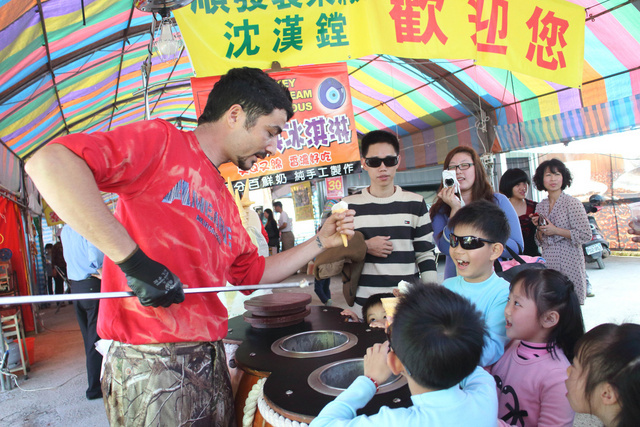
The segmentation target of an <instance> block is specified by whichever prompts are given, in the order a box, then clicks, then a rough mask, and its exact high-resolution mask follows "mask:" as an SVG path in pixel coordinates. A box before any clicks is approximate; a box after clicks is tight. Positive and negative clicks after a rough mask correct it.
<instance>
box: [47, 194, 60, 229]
mask: <svg viewBox="0 0 640 427" xmlns="http://www.w3.org/2000/svg"><path fill="white" fill-rule="evenodd" d="M42 210H43V212H44V218H45V219H46V220H47V225H48V226H49V227H53V226H54V225H58V224H64V221H63V220H61V219H60V217H59V216H58V214H57V213H55V212H54V211H53V209H51V207H50V206H49V204H48V203H47V201H46V200H45V199H42Z"/></svg>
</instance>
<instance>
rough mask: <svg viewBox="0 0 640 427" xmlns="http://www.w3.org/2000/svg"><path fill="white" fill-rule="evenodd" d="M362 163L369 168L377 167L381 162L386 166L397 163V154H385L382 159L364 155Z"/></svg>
mask: <svg viewBox="0 0 640 427" xmlns="http://www.w3.org/2000/svg"><path fill="white" fill-rule="evenodd" d="M364 163H365V164H366V165H367V166H369V167H370V168H379V167H380V165H381V164H383V163H384V165H385V166H386V167H388V168H390V167H391V166H395V165H397V164H398V156H387V157H385V158H384V159H381V158H380V157H365V159H364Z"/></svg>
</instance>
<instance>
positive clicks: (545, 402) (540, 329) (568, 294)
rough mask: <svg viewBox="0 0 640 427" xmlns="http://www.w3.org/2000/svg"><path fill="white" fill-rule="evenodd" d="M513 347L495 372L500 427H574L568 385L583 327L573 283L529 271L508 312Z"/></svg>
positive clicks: (518, 282)
mask: <svg viewBox="0 0 640 427" xmlns="http://www.w3.org/2000/svg"><path fill="white" fill-rule="evenodd" d="M504 315H505V319H506V328H507V337H509V338H510V339H511V342H510V343H509V344H508V345H507V348H506V350H505V352H504V355H503V356H502V357H501V358H500V360H498V361H497V362H496V363H495V364H494V365H493V366H492V367H491V368H490V370H489V371H490V372H491V373H492V374H493V376H494V378H495V380H496V386H497V388H498V390H497V391H498V418H499V420H498V421H499V423H498V424H499V425H515V426H518V427H529V426H539V427H543V426H554V427H558V426H567V427H571V426H572V425H573V417H574V415H575V413H574V411H573V410H572V409H571V405H569V401H568V400H567V398H566V390H565V385H564V381H565V380H566V379H567V368H568V367H569V365H570V361H571V360H572V359H573V348H574V346H575V343H576V342H577V341H578V339H579V338H580V337H581V336H582V335H583V334H584V323H583V320H582V312H581V310H580V304H579V302H578V297H577V295H576V293H575V291H574V288H573V283H571V281H570V280H569V279H568V278H567V277H566V276H565V275H564V274H562V273H560V272H558V271H556V270H551V269H545V270H533V269H530V270H524V271H522V272H521V273H519V274H518V275H517V276H516V277H514V279H513V281H512V282H511V285H510V287H509V301H508V302H507V306H506V308H505V310H504Z"/></svg>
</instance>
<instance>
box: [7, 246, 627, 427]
mask: <svg viewBox="0 0 640 427" xmlns="http://www.w3.org/2000/svg"><path fill="white" fill-rule="evenodd" d="M639 266H640V258H638V257H611V258H608V259H607V260H606V269H604V270H597V267H596V266H595V264H589V265H588V267H587V271H588V274H589V277H590V278H591V281H592V283H593V284H594V291H595V293H596V296H595V297H594V298H589V299H587V301H586V303H585V305H584V307H583V314H584V318H585V323H586V327H587V329H590V328H592V327H594V326H595V325H598V324H600V323H605V322H615V323H620V322H635V323H640V310H638V307H639V306H640V286H638V284H639V282H640V280H639V279H638V274H639V273H640V269H639V268H638V267H639ZM439 270H440V269H439ZM440 274H441V275H442V272H441V271H440ZM302 278H308V279H311V277H310V276H306V275H296V276H293V277H292V278H291V279H290V280H291V281H293V280H296V281H297V280H301V279H302ZM331 290H332V293H333V301H334V303H335V305H337V306H340V307H347V306H346V304H345V302H344V298H343V297H342V295H341V294H342V286H341V284H340V283H339V279H338V278H334V279H333V281H332V283H331ZM303 291H304V292H308V293H310V294H312V296H313V302H312V303H313V304H318V305H319V304H320V301H319V300H318V298H317V297H316V296H315V294H314V293H313V287H312V286H311V287H309V288H306V289H304V290H303ZM298 292H299V290H298ZM41 318H42V322H43V324H44V326H45V328H46V329H45V330H44V331H43V332H42V333H40V334H38V335H37V336H36V341H35V358H36V361H35V363H34V364H33V366H32V369H31V372H30V374H29V379H28V380H25V379H24V378H23V377H20V378H19V379H18V384H19V385H20V387H21V388H22V389H23V390H21V389H18V388H15V387H14V389H13V390H10V391H5V392H0V426H26V427H41V426H65V427H103V426H105V427H106V426H107V425H108V423H107V420H106V417H105V414H104V407H103V404H102V401H100V400H97V401H96V400H93V401H88V400H86V398H85V397H84V392H85V390H86V387H87V383H86V374H85V367H84V363H85V362H84V352H83V350H82V337H81V335H80V331H79V329H78V325H77V323H76V320H75V313H74V310H73V307H72V306H66V307H62V308H61V309H60V311H59V312H58V313H56V309H55V308H50V309H46V310H43V312H42V316H41ZM590 418H591V417H588V416H584V415H579V416H578V417H577V418H576V422H575V424H574V425H575V426H576V427H592V426H593V427H595V426H599V425H600V423H598V422H597V421H596V422H594V421H593V420H591V419H590Z"/></svg>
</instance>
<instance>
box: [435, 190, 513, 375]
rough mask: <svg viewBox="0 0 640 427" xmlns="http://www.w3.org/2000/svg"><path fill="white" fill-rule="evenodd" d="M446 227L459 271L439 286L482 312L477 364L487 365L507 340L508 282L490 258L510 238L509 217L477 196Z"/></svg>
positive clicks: (500, 252) (492, 257) (496, 256)
mask: <svg viewBox="0 0 640 427" xmlns="http://www.w3.org/2000/svg"><path fill="white" fill-rule="evenodd" d="M449 229H450V230H451V233H450V235H449V245H450V249H449V255H450V256H451V259H452V260H453V262H454V264H455V266H456V271H457V274H458V275H457V276H456V277H450V278H449V279H446V280H445V281H444V282H442V286H444V287H446V288H447V289H450V290H452V291H454V292H456V293H458V294H460V295H462V296H464V297H466V298H467V299H468V300H469V301H471V302H472V303H474V304H475V306H476V307H477V309H478V310H480V312H481V313H482V315H483V317H484V321H485V322H486V324H487V332H488V335H487V338H486V339H485V345H484V350H483V351H482V357H481V359H480V366H489V365H491V364H493V363H495V362H496V361H497V360H498V359H499V358H500V356H502V354H503V353H504V346H505V344H506V342H507V333H506V327H505V319H504V308H505V306H506V305H507V299H508V298H509V282H507V281H506V280H504V279H502V278H501V277H498V276H497V275H496V274H495V272H494V271H493V262H494V261H495V260H496V259H498V257H500V255H501V254H502V251H503V250H504V245H505V243H506V241H507V239H508V238H509V234H510V229H509V221H508V220H507V216H506V215H505V213H504V211H503V210H502V209H500V207H499V206H498V205H496V204H494V203H491V202H488V201H486V200H479V201H477V202H473V203H470V204H468V205H467V206H465V207H463V208H461V209H460V210H458V212H456V214H455V215H454V216H453V217H452V218H451V219H450V220H449Z"/></svg>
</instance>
